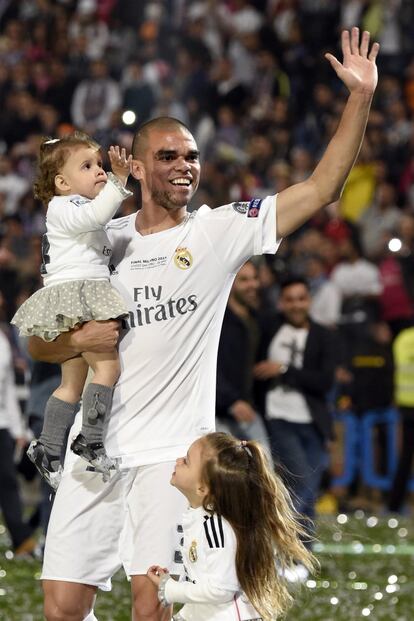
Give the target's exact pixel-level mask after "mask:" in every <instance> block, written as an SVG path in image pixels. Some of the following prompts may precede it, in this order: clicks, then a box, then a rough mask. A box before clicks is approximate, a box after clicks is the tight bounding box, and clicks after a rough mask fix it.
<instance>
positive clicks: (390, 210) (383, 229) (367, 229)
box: [358, 181, 402, 261]
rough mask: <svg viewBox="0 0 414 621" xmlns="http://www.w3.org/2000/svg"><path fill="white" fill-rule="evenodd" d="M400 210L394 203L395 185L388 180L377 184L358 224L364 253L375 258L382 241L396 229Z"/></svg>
mask: <svg viewBox="0 0 414 621" xmlns="http://www.w3.org/2000/svg"><path fill="white" fill-rule="evenodd" d="M401 215H402V214H401V210H400V209H398V207H397V205H396V190H395V186H394V185H392V183H390V182H389V181H381V183H379V184H378V187H377V190H376V193H375V198H374V201H373V203H372V204H371V205H370V206H369V207H368V208H367V209H366V210H365V211H364V213H363V214H362V216H361V218H360V220H359V222H358V226H359V228H360V231H361V242H362V248H363V251H364V255H365V256H366V257H368V258H369V259H371V260H374V261H375V260H377V259H378V257H379V256H380V254H381V252H382V249H383V247H384V241H385V240H388V239H389V238H390V235H391V234H392V233H394V232H395V231H397V229H398V224H399V221H400V219H401Z"/></svg>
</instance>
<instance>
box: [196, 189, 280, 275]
mask: <svg viewBox="0 0 414 621" xmlns="http://www.w3.org/2000/svg"><path fill="white" fill-rule="evenodd" d="M276 216H277V195H276V196H268V197H266V198H264V199H259V198H255V199H253V200H251V201H250V202H236V203H230V204H229V205H223V206H222V207H218V208H217V209H210V208H209V207H207V206H206V205H203V206H202V207H200V209H199V210H198V217H199V218H200V221H201V222H202V226H203V231H204V233H205V235H206V236H207V238H208V242H209V243H210V245H211V247H212V250H213V251H214V253H215V254H216V256H217V258H218V260H219V262H220V263H224V264H225V265H228V266H229V267H230V269H231V271H237V270H238V269H239V267H241V266H242V265H243V263H245V262H246V261H247V259H249V258H250V257H251V256H253V255H258V254H275V252H276V251H277V249H278V247H279V245H280V242H281V239H277V236H276Z"/></svg>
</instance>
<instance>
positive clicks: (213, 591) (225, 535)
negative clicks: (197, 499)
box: [164, 515, 240, 604]
mask: <svg viewBox="0 0 414 621" xmlns="http://www.w3.org/2000/svg"><path fill="white" fill-rule="evenodd" d="M203 546H204V547H205V552H206V556H205V567H204V568H203V573H202V576H201V577H199V578H198V579H197V581H196V582H195V583H193V582H176V581H175V580H172V579H171V580H167V581H166V582H165V585H164V598H165V600H166V601H167V602H169V603H173V602H180V603H183V604H186V603H199V604H200V603H214V602H215V603H225V602H230V601H231V600H232V599H233V598H234V595H235V593H238V592H239V590H240V586H239V581H238V579H237V573H236V566H235V559H236V548H237V542H236V536H235V534H234V531H233V529H232V528H231V526H230V525H229V524H228V523H227V522H226V521H225V520H223V519H222V518H220V517H219V516H217V515H214V516H212V517H210V518H208V519H207V520H206V521H205V522H204V541H203Z"/></svg>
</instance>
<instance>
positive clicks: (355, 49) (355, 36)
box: [351, 26, 359, 56]
mask: <svg viewBox="0 0 414 621" xmlns="http://www.w3.org/2000/svg"><path fill="white" fill-rule="evenodd" d="M351 52H352V54H356V55H357V56H359V28H357V27H356V26H355V27H354V28H352V30H351Z"/></svg>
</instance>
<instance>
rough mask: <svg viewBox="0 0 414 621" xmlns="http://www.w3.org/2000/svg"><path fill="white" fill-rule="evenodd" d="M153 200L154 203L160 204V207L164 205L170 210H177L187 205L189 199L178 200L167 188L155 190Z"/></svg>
mask: <svg viewBox="0 0 414 621" xmlns="http://www.w3.org/2000/svg"><path fill="white" fill-rule="evenodd" d="M152 200H153V201H154V203H156V204H157V205H160V207H163V208H164V209H167V210H168V211H176V210H177V209H182V208H183V207H187V201H180V202H177V201H176V200H174V199H172V198H171V194H170V192H168V191H166V190H153V191H152Z"/></svg>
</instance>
